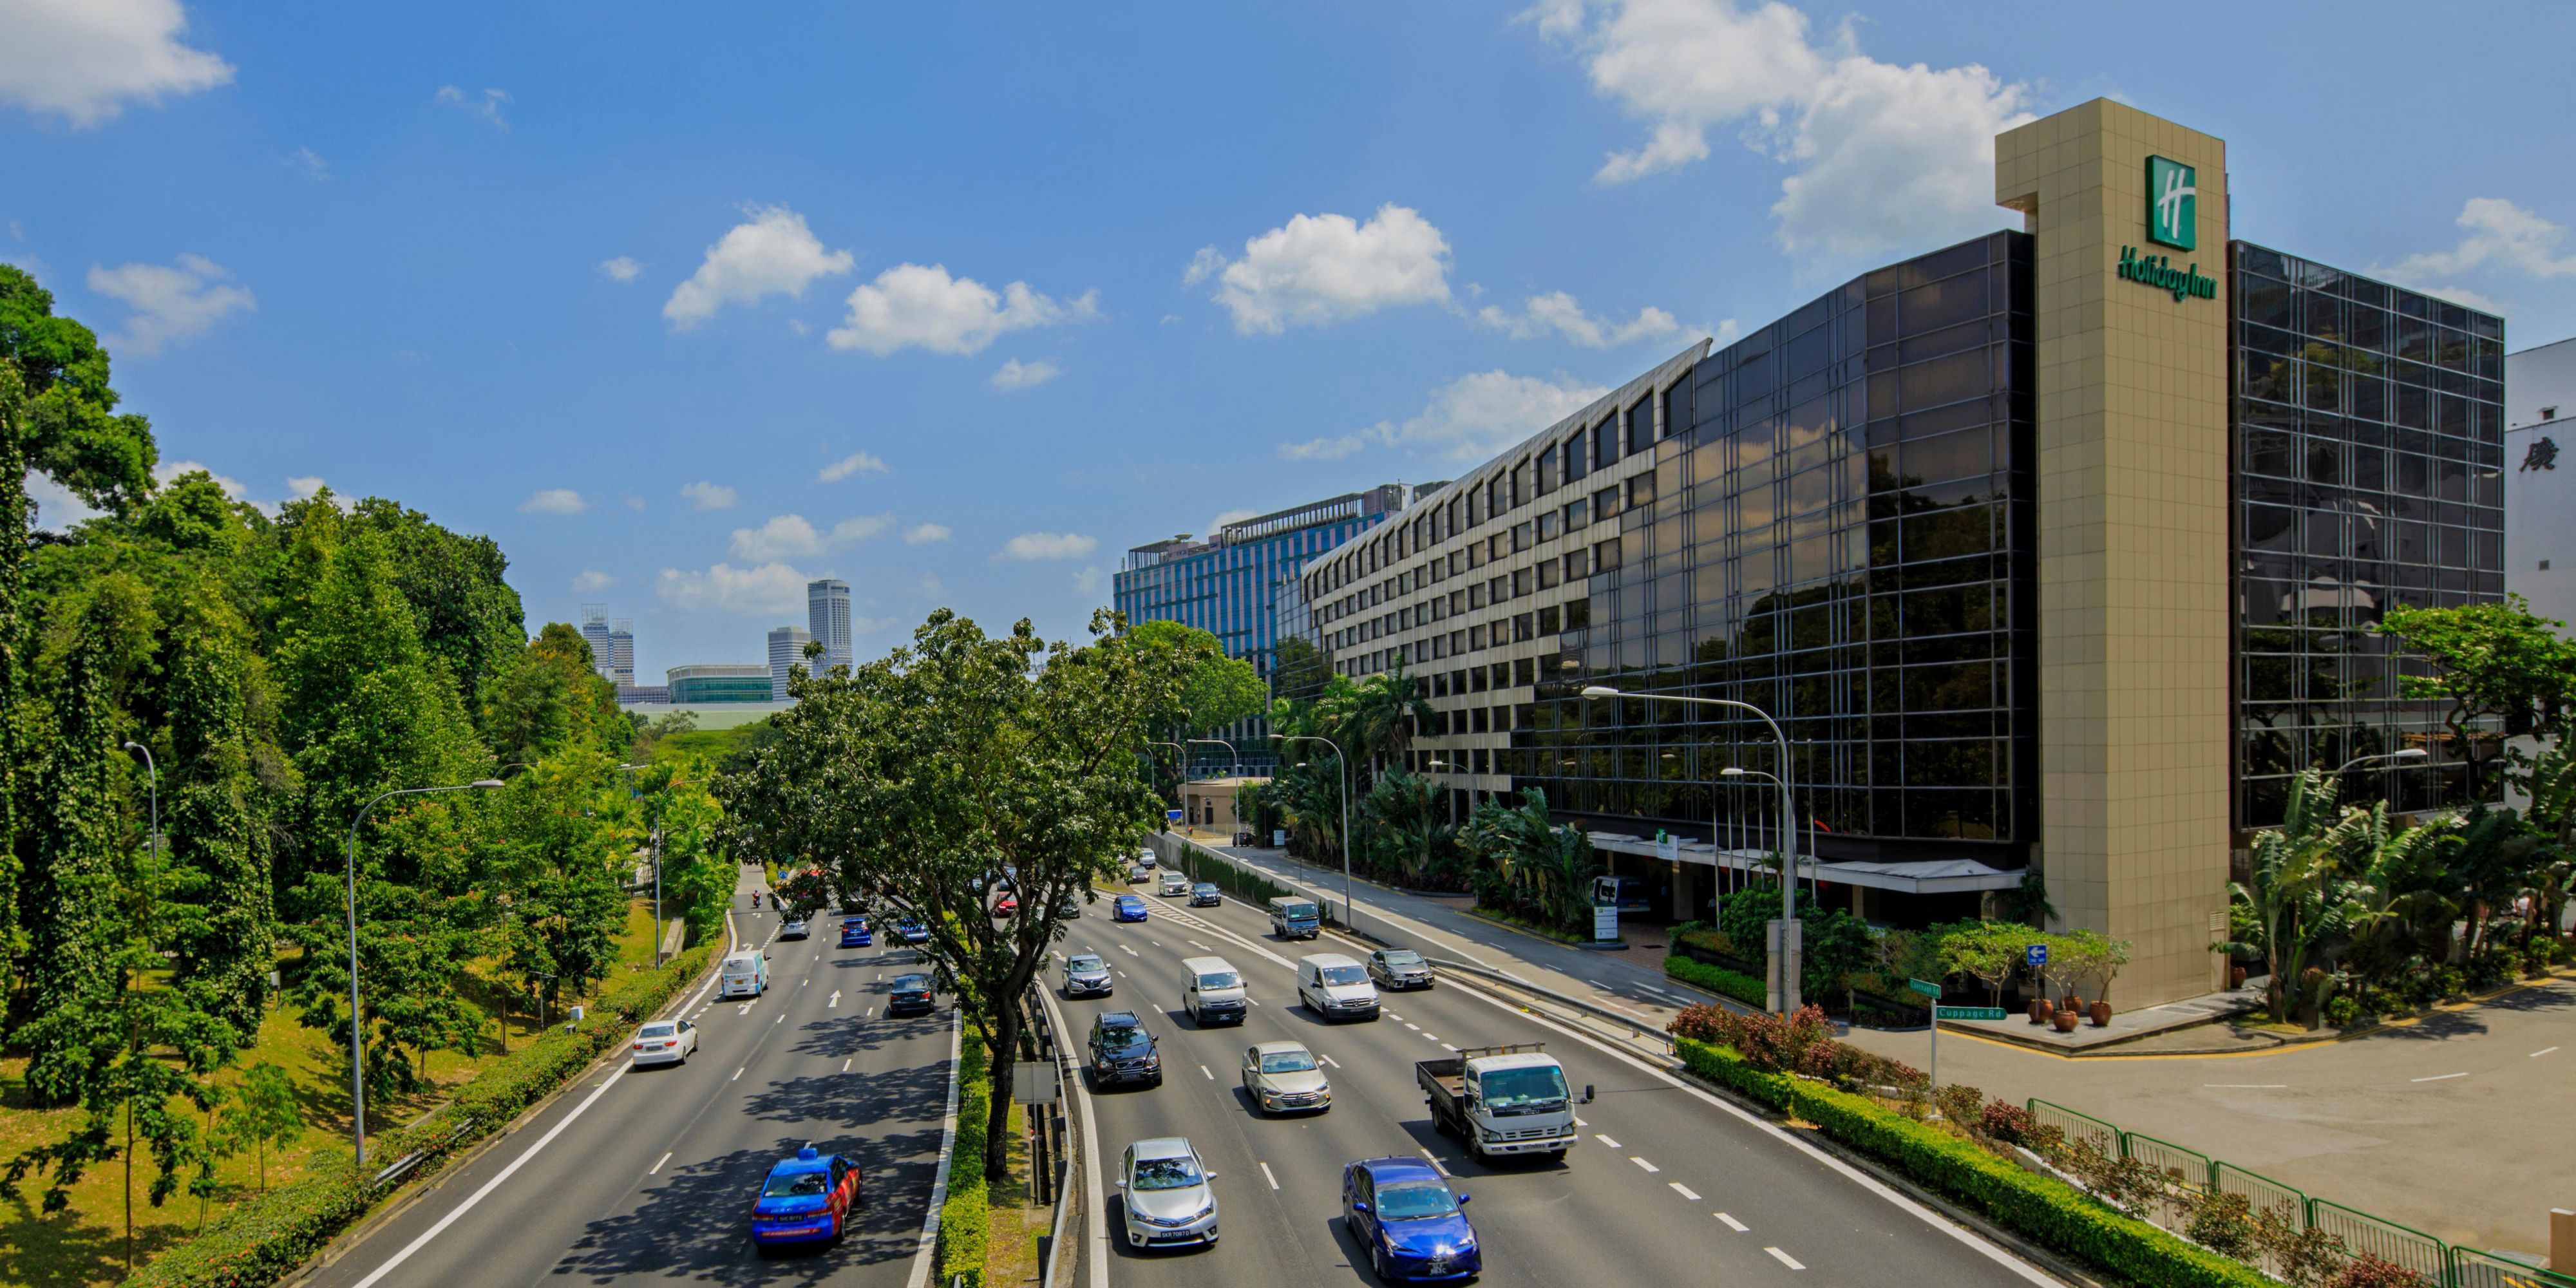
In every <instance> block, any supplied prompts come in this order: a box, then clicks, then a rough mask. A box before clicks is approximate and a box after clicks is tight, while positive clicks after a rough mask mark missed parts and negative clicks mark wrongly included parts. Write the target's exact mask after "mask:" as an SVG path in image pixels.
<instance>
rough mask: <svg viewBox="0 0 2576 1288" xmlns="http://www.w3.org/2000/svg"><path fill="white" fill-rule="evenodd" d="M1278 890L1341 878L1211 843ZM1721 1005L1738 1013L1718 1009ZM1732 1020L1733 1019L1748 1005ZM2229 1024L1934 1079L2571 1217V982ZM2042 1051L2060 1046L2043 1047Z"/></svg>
mask: <svg viewBox="0 0 2576 1288" xmlns="http://www.w3.org/2000/svg"><path fill="white" fill-rule="evenodd" d="M1199 839H1200V841H1201V843H1202V844H1206V845H1209V846H1211V847H1212V848H1215V849H1219V850H1222V851H1223V852H1225V853H1226V854H1229V855H1231V856H1233V857H1234V858H1236V859H1237V860H1239V861H1241V862H1243V863H1246V864H1248V865H1250V866H1253V867H1256V868H1259V869H1262V870H1264V871H1266V872H1268V873H1269V874H1271V875H1272V876H1273V877H1275V878H1277V879H1280V880H1282V881H1284V882H1287V883H1291V884H1294V885H1295V886H1297V887H1299V888H1301V889H1303V890H1305V891H1307V892H1309V893H1311V894H1313V895H1315V896H1316V897H1317V898H1318V899H1319V900H1320V899H1323V898H1330V899H1331V900H1332V901H1333V902H1334V903H1336V904H1338V903H1340V902H1341V898H1342V875H1341V874H1340V873H1339V872H1327V871H1326V870H1324V869H1322V868H1320V867H1317V866H1315V865H1312V864H1308V863H1304V862H1301V861H1297V860H1293V859H1290V858H1288V857H1287V856H1286V855H1285V854H1284V853H1283V852H1281V851H1278V850H1268V849H1238V848H1235V847H1232V846H1229V845H1225V844H1223V843H1222V842H1224V841H1226V840H1230V839H1231V838H1230V837H1223V836H1216V835H1213V834H1208V835H1203V836H1201V837H1200V838H1199ZM1351 892H1352V898H1353V901H1354V902H1355V903H1356V904H1357V905H1358V908H1359V911H1360V913H1361V914H1362V916H1363V917H1373V918H1375V919H1377V920H1378V921H1380V922H1382V923H1384V924H1385V925H1386V926H1388V927H1390V928H1392V929H1393V930H1395V931H1397V932H1400V933H1402V934H1406V935H1410V936H1412V937H1413V938H1414V946H1415V947H1418V948H1423V949H1427V950H1431V951H1436V952H1439V953H1441V954H1443V955H1454V956H1456V957H1458V958H1460V959H1462V960H1466V961H1470V962H1474V963H1476V964H1478V965H1480V966H1484V967H1486V968H1487V969H1489V970H1496V971H1501V972H1505V973H1507V974H1510V975H1514V976H1517V977H1520V978H1521V979H1523V980H1525V981H1526V982H1528V983H1531V984H1534V985H1537V986H1539V987H1542V988H1547V989H1551V990H1554V991H1556V992H1560V993H1565V994H1568V995H1571V996H1575V997H1580V998H1584V999H1586V1000H1588V1001H1591V1002H1594V1003H1596V1004H1598V1005H1602V1006H1608V1007H1612V1008H1614V1009H1617V1010H1619V1011H1621V1012H1623V1013H1626V1014H1631V1015H1634V1016H1636V1017H1637V1019H1638V1022H1639V1023H1640V1024H1641V1025H1643V1024H1652V1025H1654V1026H1655V1027H1657V1028H1659V1029H1660V1028H1661V1027H1662V1026H1663V1025H1664V1024H1665V1023H1666V1022H1667V1021H1669V1020H1670V1019H1671V1018H1672V1016H1673V1015H1674V1014H1675V1013H1676V1012H1677V1011H1678V1010H1679V1009H1680V1008H1681V1007H1683V1006H1686V1005H1690V1004H1693V1003H1701V1002H1708V1003H1717V1002H1719V1001H1720V999H1718V998H1715V997H1713V996H1711V995H1710V994H1707V993H1703V992H1701V991H1699V990H1698V989H1694V988H1691V987H1689V986H1687V985H1685V984H1682V983H1680V982H1679V981H1676V980H1672V979H1668V978H1666V977H1665V976H1664V974H1663V953H1662V951H1661V947H1660V945H1658V947H1656V948H1655V949H1647V948H1645V947H1643V946H1642V945H1641V946H1639V947H1637V948H1635V949H1633V950H1631V951H1628V952H1600V951H1593V950H1586V949H1580V948H1573V947H1569V946H1567V945H1564V944H1559V943H1556V942H1554V941H1551V940H1547V939H1542V938H1540V937H1539V936H1536V935H1531V934H1525V933H1522V932H1519V931H1516V930H1512V929H1510V928H1508V927H1504V926H1500V925H1497V924H1495V923H1493V922H1490V921H1485V920H1483V919H1481V918H1477V917H1471V916H1469V915H1468V914H1467V913H1466V911H1465V909H1466V908H1467V907H1468V906H1469V904H1470V903H1471V902H1472V900H1470V899H1468V898H1467V897H1465V896H1456V897H1447V896H1436V895H1420V894H1410V893H1406V892H1404V891H1400V890H1394V889H1390V888H1388V887H1386V886H1382V885H1379V884H1376V883H1374V882H1370V881H1354V882H1352V883H1351ZM1727 1004H1728V1005H1732V1003H1727ZM1736 1009H1742V1008H1740V1007H1738V1008H1736ZM2230 1035H2236V1030H2234V1029H2232V1028H2229V1027H2228V1026H2225V1025H2211V1026H2204V1027H2198V1028H2186V1029H2180V1030H2176V1031H2173V1032H2168V1033H2161V1034H2156V1035H2152V1036H2148V1037H2143V1038H2139V1039H2137V1040H2136V1041H2134V1042H2132V1043H2128V1044H2125V1045H2123V1046H2121V1047H2119V1048H2117V1049H2116V1050H2115V1051H2111V1052H2103V1053H2099V1054H2093V1055H2088V1056H2085V1057H2082V1058H2070V1057H2068V1056H2063V1055H2059V1054H2056V1053H2053V1052H2047V1051H2039V1050H2032V1049H2029V1048H2026V1047H2022V1046H2017V1045H2012V1044H2008V1043H2004V1042H1997V1041H1993V1040H1989V1039H1985V1038H1980V1037H1977V1036H1975V1035H1973V1034H1969V1033H1963V1032H1956V1031H1954V1030H1953V1029H1952V1028H1951V1027H1950V1026H1944V1028H1943V1030H1942V1034H1941V1053H1940V1074H1941V1080H1942V1081H1943V1082H1944V1083H1965V1084H1967V1085H1970V1086H1975V1087H1980V1088H1983V1089H1984V1091H1985V1092H1986V1093H1987V1094H1988V1095H1991V1096H2000V1097H2002V1098H2003V1099H2006V1100H2010V1101H2013V1102H2014V1103H2020V1102H2021V1101H2023V1100H2025V1099H2027V1098H2030V1097H2034V1096H2035V1097H2039V1098H2041V1099H2045V1100H2051V1101H2055V1102H2057V1103H2059V1104H2062V1105H2065V1106H2067V1107H2068V1108H2070V1109H2075V1110H2078V1111H2080V1112H2083V1113H2087V1114H2091V1115H2093V1116H2094V1117H2097V1118H2102V1119H2106V1120H2108V1121H2110V1122H2112V1123H2114V1124H2117V1125H2118V1126H2120V1127H2122V1128H2125V1129H2127V1130H2130V1131H2137V1132H2144V1133H2146V1134H2148V1135H2150V1136H2154V1137H2157V1138H2158V1139H2161V1140H2167V1141H2171V1142H2173V1143H2175V1144H2178V1145H2182V1146H2185V1147H2188V1148H2191V1149H2197V1150H2199V1151H2201V1152H2203V1153H2205V1154H2208V1155H2210V1156H2212V1157H2214V1158H2219V1159H2222V1160H2224V1161H2226V1162H2229V1163H2233V1164H2235V1165H2237V1166H2239V1167H2244V1168H2248V1169H2250V1170H2253V1171H2256V1172H2260V1173H2262V1174H2264V1175H2266V1176H2270V1177H2272V1178H2274V1179H2275V1180H2278V1181H2281V1182H2283V1183H2285V1184H2289V1185H2293V1186H2296V1187H2298V1188H2299V1189H2301V1190H2304V1191H2305V1192H2307V1193H2308V1194H2310V1195H2313V1196H2315V1197H2318V1198H2324V1199H2331V1200H2333V1201H2335V1202H2337V1203H2341V1204H2344V1205H2346V1206H2348V1207H2353V1208H2358V1209H2360V1210H2361V1211H2364V1212H2368V1213H2371V1214H2373V1215H2376V1216H2379V1217H2383V1218H2385V1219H2388V1220H2391V1221H2398V1222H2402V1223H2404V1224H2406V1225H2410V1226H2413V1227H2415V1228H2417V1229H2420V1230H2425V1231H2428V1232H2430V1233H2432V1234H2434V1235H2436V1236H2438V1237H2440V1238H2442V1239H2445V1240H2448V1241H2450V1242H2453V1243H2462V1244H2467V1245H2469V1246H2471V1247H2478V1248H2489V1249H2526V1250H2527V1249H2537V1248H2546V1247H2548V1246H2549V1242H2548V1240H2549V1231H2548V1214H2549V1210H2550V1209H2551V1208H2554V1207H2555V1208H2576V1170H2571V1169H2570V1168H2569V1167H2568V1166H2567V1160H2568V1159H2571V1158H2576V1114H2570V1113H2568V1112H2567V1111H2566V1088H2567V1087H2568V1086H2569V1085H2570V1082H2571V1079H2576V1071H2571V1069H2570V1067H2569V1062H2570V1061H2576V979H2571V978H2565V977H2561V978H2558V979H2554V980H2550V981H2546V982H2543V983H2537V984H2534V985H2532V986H2530V987H2526V988H2522V989H2519V990H2516V991H2514V992H2511V993H2508V994H2505V995H2503V996H2499V997H2495V998H2491V999H2489V1000H2487V1001H2484V1002H2481V1003H2478V1004H2475V1005H2464V1006H2460V1007H2454V1008H2450V1009H2447V1010H2445V1011H2443V1012H2440V1013H2437V1014H2435V1015H2433V1016H2430V1017H2428V1018H2425V1019H2422V1020H2418V1021H2412V1022H2404V1023H2401V1024H2399V1025H2394V1026H2391V1027H2388V1028H2384V1029H2380V1030H2377V1031H2374V1032H2373V1033H2371V1034H2368V1035H2366V1036H2362V1037H2357V1038H2353V1039H2350V1040H2346V1041H2341V1042H2321V1043H2313V1044H2307V1045H2298V1046H2289V1047H2278V1046H2272V1045H2270V1044H2269V1043H2268V1042H2264V1043H2262V1044H2260V1045H2256V1040H2255V1039H2250V1038H2249V1039H2244V1045H2246V1046H2248V1047H2249V1048H2250V1049H2246V1050H2231V1051H2222V1052H2220V1053H2217V1054H2208V1053H2205V1052H2204V1051H2198V1050H2195V1051H2193V1052H2192V1053H2190V1054H2182V1053H2177V1052H2175V1051H2174V1050H2173V1048H2175V1047H2178V1046H2179V1047H2187V1048H2207V1047H2209V1046H2212V1045H2225V1044H2226V1043H2225V1041H2224V1039H2225V1038H2226V1037H2228V1036H2230ZM2052 1036H2053V1034H2052ZM1844 1037H1845V1040H1846V1041H1849V1042H1851V1043H1852V1044H1853V1045H1855V1046H1859V1047H1861V1048H1863V1049H1865V1050H1869V1051H1874V1052H1877V1053H1879V1054H1881V1055H1886V1056H1890V1057H1893V1058H1895V1059H1899V1060H1903V1061H1905V1062H1906V1063H1908V1064H1911V1065H1914V1066H1916V1067H1918V1068H1920V1067H1923V1066H1924V1065H1925V1064H1927V1063H1928V1062H1929V1057H1930V1043H1931V1035H1930V1034H1929V1033H1927V1032H1926V1031H1925V1030H1923V1029H1912V1030H1902V1031H1889V1030H1877V1029H1853V1030H1850V1031H1849V1032H1848V1033H1846V1034H1845V1035H1844Z"/></svg>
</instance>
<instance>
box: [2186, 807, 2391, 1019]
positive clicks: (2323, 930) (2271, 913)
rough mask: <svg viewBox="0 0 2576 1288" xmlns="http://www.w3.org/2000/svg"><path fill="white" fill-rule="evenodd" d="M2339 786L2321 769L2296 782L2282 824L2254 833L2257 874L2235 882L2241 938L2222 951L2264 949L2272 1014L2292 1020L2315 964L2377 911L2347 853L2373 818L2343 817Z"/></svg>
mask: <svg viewBox="0 0 2576 1288" xmlns="http://www.w3.org/2000/svg"><path fill="white" fill-rule="evenodd" d="M2335 811H2336V806H2335V788H2334V785H2333V784H2332V783H2330V782H2328V781H2327V779H2326V776H2325V775H2324V774H2323V773H2322V772H2320V771H2318V770H2313V769H2311V770H2306V771H2303V772H2302V773H2300V775H2299V776H2298V777H2297V778H2296V779H2294V780H2292V781H2291V784H2290V796H2289V800H2288V802H2287V803H2286V805H2285V806H2284V808H2283V811H2282V821H2281V826H2279V827H2277V828H2272V829H2268V830H2265V831H2263V832H2259V833H2256V834H2255V837H2254V863H2253V873H2252V878H2251V879H2250V880H2247V881H2241V882H2231V883H2229V885H2228V890H2229V892H2230V893H2231V895H2232V896H2233V902H2232V904H2231V908H2232V913H2231V917H2230V921H2231V924H2232V926H2233V929H2234V937H2233V938H2232V939H2231V940H2230V941H2228V942H2227V943H2224V944H2220V945H2217V946H2216V948H2217V950H2218V951H2225V952H2230V953H2260V954H2262V956H2263V959H2264V962H2265V965H2266V969H2267V970H2268V971H2269V972H2270V976H2271V978H2270V980H2269V981H2268V983H2267V986H2266V989H2265V998H2266V1000H2267V1001H2268V1002H2269V1003H2270V1005H2271V1007H2272V1018H2273V1020H2274V1021H2275V1022H2278V1023H2288V1022H2289V1020H2290V1017H2291V1014H2292V1012H2293V1011H2294V1010H2295V1009H2296V1008H2298V1007H2299V1006H2301V1005H2307V1004H2314V1003H2317V1002H2320V1001H2322V1000H2323V999H2322V998H2318V997H2314V996H2303V995H2302V992H2301V990H2302V989H2303V988H2304V987H2305V985H2304V984H2303V980H2304V977H2305V976H2306V974H2307V971H2308V968H2309V967H2310V966H2311V965H2314V964H2316V963H2318V962H2319V961H2320V960H2322V959H2323V958H2324V957H2325V956H2326V955H2327V954H2328V953H2330V952H2332V951H2333V950H2335V949H2337V948H2339V947H2341V946H2342V945H2343V944H2344V943H2345V942H2346V941H2347V940H2348V939H2349V938H2350V937H2351V935H2352V934H2353V932H2354V931H2355V930H2356V929H2357V928H2358V927H2359V926H2360V925H2361V924H2362V923H2363V921H2364V919H2365V918H2366V917H2367V916H2368V915H2369V913H2370V905H2369V898H2370V894H2371V892H2370V891H2369V890H2367V889H2366V888H2364V887H2363V886H2362V884H2361V883H2360V882H2359V881H2356V880H2353V879H2352V878H2350V877H2347V876H2346V875H2344V872H2343V867H2342V858H2343V856H2344V854H2346V853H2347V852H2349V851H2350V850H2351V849H2352V848H2353V847H2354V846H2355V844H2356V842H2357V841H2359V840H2360V839H2362V838H2363V837H2364V836H2366V834H2367V832H2368V830H2369V828H2370V826H2371V824H2370V822H2369V816H2368V815H2367V814H2366V813H2365V812H2363V811H2361V810H2350V811H2346V812H2345V813H2344V814H2343V815H2342V816H2341V817H2338V816H2337V815H2336V812H2335Z"/></svg>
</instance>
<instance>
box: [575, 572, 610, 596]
mask: <svg viewBox="0 0 2576 1288" xmlns="http://www.w3.org/2000/svg"><path fill="white" fill-rule="evenodd" d="M616 584H617V579H616V578H615V577H611V576H609V575H608V574H607V573H604V572H601V571H599V570H598V569H596V568H584V569H582V570H581V575H579V576H577V577H575V578H573V579H572V588H573V590H574V592H575V593H578V594H583V595H596V594H598V593H599V592H601V591H603V590H606V589H608V588H609V587H611V586H614V585H616Z"/></svg>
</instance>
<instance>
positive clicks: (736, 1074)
mask: <svg viewBox="0 0 2576 1288" xmlns="http://www.w3.org/2000/svg"><path fill="white" fill-rule="evenodd" d="M750 1067H751V1066H750V1065H747V1064H746V1065H744V1066H743V1067H742V1069H748V1068H750ZM742 1069H736V1070H734V1071H733V1076H732V1077H730V1078H727V1079H725V1081H727V1082H739V1081H741V1080H742Z"/></svg>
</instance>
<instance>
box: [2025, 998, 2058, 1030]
mask: <svg viewBox="0 0 2576 1288" xmlns="http://www.w3.org/2000/svg"><path fill="white" fill-rule="evenodd" d="M2056 1013H2057V1006H2056V1004H2055V1003H2052V1002H2050V1001H2049V1000H2048V999H2047V998H2045V997H2034V998H2032V999H2030V1022H2031V1023H2033V1024H2046V1023H2048V1017H2049V1016H2051V1015H2054V1014H2056Z"/></svg>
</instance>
